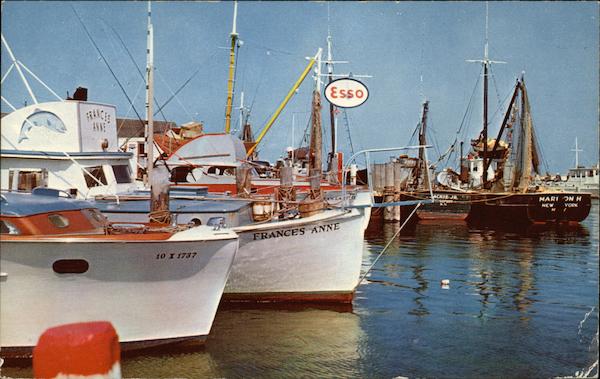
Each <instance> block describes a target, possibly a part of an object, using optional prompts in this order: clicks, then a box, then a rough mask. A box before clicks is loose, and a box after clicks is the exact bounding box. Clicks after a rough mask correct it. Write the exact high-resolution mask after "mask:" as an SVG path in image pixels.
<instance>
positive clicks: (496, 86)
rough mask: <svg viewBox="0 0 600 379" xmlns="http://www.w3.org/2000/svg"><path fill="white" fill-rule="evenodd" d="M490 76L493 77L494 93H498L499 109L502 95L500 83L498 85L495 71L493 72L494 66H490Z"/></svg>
mask: <svg viewBox="0 0 600 379" xmlns="http://www.w3.org/2000/svg"><path fill="white" fill-rule="evenodd" d="M490 76H491V77H492V81H493V82H494V91H495V92H496V100H497V101H498V107H500V105H501V103H500V93H499V92H498V83H496V75H495V74H494V70H492V65H490Z"/></svg>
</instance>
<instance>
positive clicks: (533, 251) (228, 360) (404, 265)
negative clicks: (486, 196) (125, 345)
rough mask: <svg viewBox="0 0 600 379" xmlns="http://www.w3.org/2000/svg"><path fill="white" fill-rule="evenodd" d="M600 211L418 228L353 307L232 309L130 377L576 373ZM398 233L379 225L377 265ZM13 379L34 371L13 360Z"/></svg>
mask: <svg viewBox="0 0 600 379" xmlns="http://www.w3.org/2000/svg"><path fill="white" fill-rule="evenodd" d="M598 211H599V209H598V201H597V200H595V201H594V204H593V208H592V211H591V212H590V215H589V217H588V218H587V219H586V220H585V221H584V222H583V223H581V224H580V225H568V226H537V225H536V226H532V227H529V228H521V229H519V230H511V229H510V228H507V229H506V230H498V229H489V230H488V229H485V228H475V227H472V226H469V225H467V224H465V223H448V224H442V225H439V224H418V225H416V226H415V227H414V228H413V229H410V230H406V231H402V233H401V234H400V237H398V238H396V239H395V240H394V242H393V243H392V244H391V246H390V248H389V249H388V250H387V252H386V253H385V254H384V255H382V256H381V258H380V259H379V260H378V261H377V262H376V263H375V265H374V267H373V270H372V271H371V272H370V273H369V274H368V276H367V277H366V279H365V280H364V282H363V283H362V284H361V286H360V287H359V289H358V291H357V293H356V297H355V300H354V302H353V304H352V306H347V307H344V306H342V307H306V306H294V307H289V306H288V307H281V306H277V307H274V306H263V307H232V306H227V307H221V309H220V310H219V312H218V313H217V316H216V319H215V323H214V325H213V328H212V331H211V334H210V336H209V338H208V341H207V344H206V346H205V347H204V348H201V349H195V350H194V349H162V350H154V351H151V352H145V353H142V354H137V355H134V356H125V357H124V358H123V359H122V362H121V364H122V370H123V376H124V377H153V378H157V377H177V378H214V377H224V378H238V377H261V378H283V377H330V378H346V377H347V378H393V377H398V376H403V377H438V378H447V377H448V378H482V377H486V378H490V377H503V378H505V377H511V378H512V377H519V378H523V377H527V378H551V377H560V376H572V375H575V373H576V372H578V371H582V370H584V369H586V368H587V367H589V366H590V365H591V364H592V363H593V362H594V361H595V360H596V359H597V355H598V341H597V331H598V263H599V262H598V228H599V225H598V224H599V220H598ZM398 227H399V226H398V225H397V224H383V223H377V222H374V223H372V225H371V226H370V227H369V229H368V230H367V232H366V235H365V242H366V243H365V251H364V261H363V267H364V269H367V268H368V267H369V266H370V265H371V263H372V262H373V261H374V260H375V258H376V257H377V256H378V255H379V253H380V252H381V250H382V249H383V247H384V246H385V244H386V243H387V242H388V240H389V239H390V238H391V237H392V236H393V235H394V234H395V233H396V231H397V230H398ZM442 280H448V281H449V285H447V286H442V285H441V281H442ZM165 327H168V325H165ZM596 372H597V371H596ZM2 375H3V376H8V377H27V376H31V368H30V367H28V366H27V365H24V366H14V365H13V366H6V365H5V367H3V368H2Z"/></svg>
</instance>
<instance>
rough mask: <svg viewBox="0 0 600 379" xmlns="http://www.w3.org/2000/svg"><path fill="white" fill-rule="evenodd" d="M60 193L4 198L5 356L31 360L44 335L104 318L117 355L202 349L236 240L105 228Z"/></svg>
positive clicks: (190, 232)
mask: <svg viewBox="0 0 600 379" xmlns="http://www.w3.org/2000/svg"><path fill="white" fill-rule="evenodd" d="M61 193H62V192H61V191H57V190H51V189H47V188H38V189H36V190H34V191H33V192H32V193H31V194H24V193H14V192H2V197H1V205H2V206H1V215H0V226H1V236H2V238H1V242H0V252H1V253H0V263H1V264H0V267H1V271H2V272H1V273H0V291H1V293H2V296H1V300H0V319H1V320H2V322H1V323H0V344H1V347H2V356H3V357H19V356H28V355H29V354H30V353H31V348H32V347H33V346H35V344H36V342H37V340H38V338H39V336H40V335H41V334H42V333H43V332H44V330H46V329H47V328H49V327H52V326H56V325H61V324H66V323H72V322H82V321H98V320H105V321H110V322H111V323H112V324H113V325H114V327H115V329H116V330H117V333H118V335H119V340H120V342H121V344H122V348H123V349H137V348H141V347H149V346H155V345H161V344H166V343H174V342H182V341H188V342H194V343H201V342H203V341H204V340H205V339H206V337H207V335H208V333H209V331H210V329H211V325H212V322H213V319H214V317H215V314H216V311H217V307H218V304H219V301H220V299H221V295H222V293H223V288H224V286H225V282H226V281H227V276H228V274H229V271H230V269H231V265H232V262H233V260H234V257H235V254H236V251H237V248H238V237H237V235H236V234H235V233H234V232H232V231H230V230H227V229H224V228H220V227H209V226H197V227H192V228H184V227H170V226H160V227H154V226H151V225H143V224H137V225H134V224H127V225H125V224H122V225H117V224H111V223H108V222H107V221H106V219H105V217H104V216H103V215H102V214H101V213H100V212H99V211H98V210H97V209H95V208H94V207H93V206H92V205H91V204H90V203H88V202H86V201H83V200H76V199H71V198H65V197H63V196H59V194H61Z"/></svg>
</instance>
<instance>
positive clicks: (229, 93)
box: [225, 1, 238, 133]
mask: <svg viewBox="0 0 600 379" xmlns="http://www.w3.org/2000/svg"><path fill="white" fill-rule="evenodd" d="M236 23H237V1H235V2H234V3H233V27H232V29H231V33H230V34H229V37H230V38H231V47H230V49H229V79H228V80H227V105H226V106H225V133H229V132H230V131H231V108H232V104H233V83H234V80H235V48H236V46H237V41H238V34H237V31H236Z"/></svg>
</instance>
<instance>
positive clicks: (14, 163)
mask: <svg viewBox="0 0 600 379" xmlns="http://www.w3.org/2000/svg"><path fill="white" fill-rule="evenodd" d="M0 157H1V160H2V162H1V163H2V164H1V169H0V186H1V189H3V190H9V191H31V190H32V189H33V188H36V187H52V188H60V189H63V190H65V191H68V192H69V193H71V194H72V195H76V196H77V197H79V198H88V197H92V196H95V195H97V194H106V193H120V192H127V191H129V190H133V189H135V188H136V184H135V183H134V179H133V177H132V169H131V166H130V159H131V153H125V152H122V151H120V150H119V146H118V142H117V124H116V110H115V107H114V106H112V105H106V104H99V103H90V102H86V101H77V100H67V101H62V102H47V103H39V104H34V105H30V106H26V107H24V108H21V109H18V110H16V111H14V112H12V113H9V114H7V115H5V116H4V117H3V118H2V143H1V151H0Z"/></svg>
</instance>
